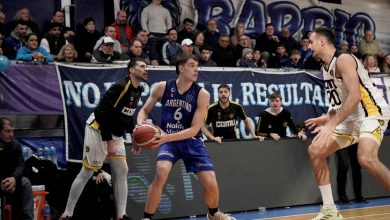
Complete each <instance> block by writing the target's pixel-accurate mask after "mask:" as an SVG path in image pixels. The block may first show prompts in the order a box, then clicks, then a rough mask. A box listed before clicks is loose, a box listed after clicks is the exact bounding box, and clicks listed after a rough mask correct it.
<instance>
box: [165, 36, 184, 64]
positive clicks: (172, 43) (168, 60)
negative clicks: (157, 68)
mask: <svg viewBox="0 0 390 220" xmlns="http://www.w3.org/2000/svg"><path fill="white" fill-rule="evenodd" d="M167 37H168V41H167V42H165V43H164V45H163V46H162V50H161V55H162V58H163V62H164V64H165V65H174V64H175V62H176V56H177V53H178V52H179V50H180V44H178V43H177V31H176V29H175V28H170V29H169V30H168V31H167Z"/></svg>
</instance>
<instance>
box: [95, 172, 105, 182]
mask: <svg viewBox="0 0 390 220" xmlns="http://www.w3.org/2000/svg"><path fill="white" fill-rule="evenodd" d="M103 181H104V175H103V173H99V174H98V175H97V176H96V184H99V183H102V182H103Z"/></svg>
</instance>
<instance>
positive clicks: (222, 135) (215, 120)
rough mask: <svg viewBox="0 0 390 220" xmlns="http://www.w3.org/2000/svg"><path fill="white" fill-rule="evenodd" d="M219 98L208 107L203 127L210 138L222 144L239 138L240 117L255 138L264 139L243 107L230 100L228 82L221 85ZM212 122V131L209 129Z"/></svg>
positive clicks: (203, 130)
mask: <svg viewBox="0 0 390 220" xmlns="http://www.w3.org/2000/svg"><path fill="white" fill-rule="evenodd" d="M248 50H250V49H248ZM218 99H219V100H218V102H214V103H213V104H211V105H210V106H209V107H208V110H207V117H206V120H205V122H204V125H203V127H202V132H203V133H204V134H205V135H206V136H207V138H208V139H209V140H212V141H215V142H217V143H219V144H220V143H221V142H222V139H225V140H226V139H237V132H236V127H237V126H238V121H237V119H238V118H240V119H241V120H243V121H244V123H245V127H246V128H247V129H248V130H249V132H250V133H251V135H252V137H253V138H254V139H258V140H259V141H260V142H262V141H264V138H263V137H261V136H257V135H256V134H255V129H254V126H253V125H252V124H251V122H250V119H249V118H248V117H247V116H246V114H245V111H244V109H243V107H242V106H241V105H240V104H238V103H235V102H233V101H230V87H229V86H228V85H227V84H224V83H223V84H221V85H219V87H218ZM210 124H211V129H212V132H210V131H209V125H210Z"/></svg>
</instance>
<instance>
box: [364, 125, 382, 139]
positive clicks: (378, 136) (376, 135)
mask: <svg viewBox="0 0 390 220" xmlns="http://www.w3.org/2000/svg"><path fill="white" fill-rule="evenodd" d="M367 134H368V136H371V137H372V138H374V139H375V140H376V141H377V142H378V143H381V142H382V139H383V133H382V129H381V127H378V128H376V129H375V130H374V131H372V132H370V131H363V132H360V136H367Z"/></svg>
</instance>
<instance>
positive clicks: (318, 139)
mask: <svg viewBox="0 0 390 220" xmlns="http://www.w3.org/2000/svg"><path fill="white" fill-rule="evenodd" d="M334 129H335V127H334V126H330V125H327V124H326V125H324V126H321V127H316V128H315V129H314V131H313V133H317V135H316V136H315V137H314V139H313V141H312V143H313V144H315V145H318V146H319V147H320V148H322V147H328V146H329V144H330V143H331V141H332V134H333V131H334Z"/></svg>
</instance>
